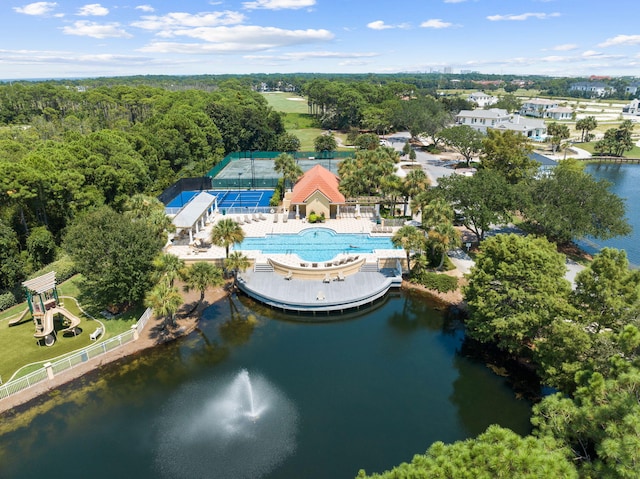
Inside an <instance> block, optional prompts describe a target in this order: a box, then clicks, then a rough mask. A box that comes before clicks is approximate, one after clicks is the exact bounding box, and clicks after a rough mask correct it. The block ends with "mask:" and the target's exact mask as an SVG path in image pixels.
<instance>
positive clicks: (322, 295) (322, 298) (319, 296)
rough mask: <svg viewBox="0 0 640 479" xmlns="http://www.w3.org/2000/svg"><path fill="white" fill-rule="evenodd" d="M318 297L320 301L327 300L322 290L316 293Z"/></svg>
mask: <svg viewBox="0 0 640 479" xmlns="http://www.w3.org/2000/svg"><path fill="white" fill-rule="evenodd" d="M316 299H317V300H318V301H324V300H325V297H324V293H323V292H322V291H318V294H317V295H316Z"/></svg>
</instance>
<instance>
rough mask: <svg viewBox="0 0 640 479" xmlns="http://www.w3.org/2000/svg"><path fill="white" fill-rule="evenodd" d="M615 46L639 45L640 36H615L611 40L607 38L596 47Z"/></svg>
mask: <svg viewBox="0 0 640 479" xmlns="http://www.w3.org/2000/svg"><path fill="white" fill-rule="evenodd" d="M615 45H640V35H616V36H615V37H613V38H607V39H606V40H605V41H604V42H602V43H600V44H599V45H598V46H599V47H612V46H615Z"/></svg>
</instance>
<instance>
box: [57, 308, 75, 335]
mask: <svg viewBox="0 0 640 479" xmlns="http://www.w3.org/2000/svg"><path fill="white" fill-rule="evenodd" d="M52 311H53V312H54V314H61V315H62V316H64V317H65V318H67V319H68V320H69V321H70V322H71V324H69V326H67V327H66V328H64V329H63V330H62V331H73V330H74V329H75V328H76V327H77V326H78V325H79V324H80V318H78V317H77V316H75V315H74V314H73V313H71V312H69V310H67V309H65V308H63V307H62V306H58V307H57V308H53V309H52Z"/></svg>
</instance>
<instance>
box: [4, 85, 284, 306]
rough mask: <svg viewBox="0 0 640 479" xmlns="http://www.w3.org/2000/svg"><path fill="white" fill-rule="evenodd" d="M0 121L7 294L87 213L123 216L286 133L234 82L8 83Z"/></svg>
mask: <svg viewBox="0 0 640 479" xmlns="http://www.w3.org/2000/svg"><path fill="white" fill-rule="evenodd" d="M0 122H1V123H2V124H4V125H5V126H3V127H1V128H0V262H1V266H0V295H1V294H2V293H3V292H7V291H13V292H14V293H20V291H19V284H20V282H21V281H22V280H24V278H25V277H27V276H28V275H29V274H31V273H32V272H33V271H36V270H38V269H39V268H40V267H42V266H44V265H45V264H47V263H48V262H50V261H52V260H53V259H55V257H56V251H57V248H58V246H59V245H60V243H61V241H62V238H63V233H64V231H65V229H66V228H67V226H69V225H70V224H72V223H73V222H74V221H76V220H77V218H78V217H80V216H81V215H82V214H83V213H84V212H86V211H89V210H93V209H96V208H98V207H101V206H108V207H110V208H112V209H113V210H115V211H116V212H122V211H123V209H124V207H125V204H126V203H127V201H128V200H129V199H130V198H131V197H132V196H133V195H135V194H138V193H144V194H147V195H151V196H155V195H157V194H158V193H159V192H161V191H162V190H163V189H164V188H166V187H167V186H169V185H170V184H172V183H173V182H174V181H175V180H176V179H178V178H180V177H188V176H203V175H204V174H205V173H206V172H207V171H208V170H209V169H210V168H212V167H213V166H214V165H215V164H216V163H218V162H219V161H220V160H221V159H222V158H223V157H224V156H225V154H227V153H229V152H231V151H242V150H251V149H260V150H275V149H276V148H277V146H278V144H279V142H281V138H283V137H286V135H285V131H284V127H283V122H282V118H281V115H280V114H279V113H278V112H275V111H273V110H272V109H271V108H270V107H269V106H268V105H267V103H266V101H265V99H264V98H263V96H262V95H260V94H259V93H257V92H254V91H252V90H251V89H250V88H248V87H245V86H243V85H242V84H240V83H239V82H235V81H229V82H223V83H220V84H219V85H217V88H216V90H215V91H211V92H207V91H203V90H188V91H168V90H165V89H162V88H153V87H149V86H122V85H118V86H113V87H106V86H101V87H97V88H95V89H89V90H87V91H79V90H78V89H75V88H70V87H68V86H64V85H56V84H52V83H21V84H5V85H2V86H0ZM4 304H5V303H4V302H3V301H0V306H3V305H4Z"/></svg>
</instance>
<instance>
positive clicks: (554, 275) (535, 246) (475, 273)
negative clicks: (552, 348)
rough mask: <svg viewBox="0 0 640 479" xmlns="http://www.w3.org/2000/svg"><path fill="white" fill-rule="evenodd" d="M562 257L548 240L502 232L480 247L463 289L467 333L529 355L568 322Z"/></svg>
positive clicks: (568, 289) (478, 338)
mask: <svg viewBox="0 0 640 479" xmlns="http://www.w3.org/2000/svg"><path fill="white" fill-rule="evenodd" d="M565 272H566V266H565V260H564V256H563V255H561V254H559V253H558V252H557V251H556V247H555V245H553V244H552V243H549V242H548V241H547V240H546V239H544V238H533V237H523V236H519V235H515V234H499V235H496V236H494V237H491V238H488V239H487V240H485V241H484V243H483V244H482V248H481V250H480V253H479V254H478V256H477V258H476V264H475V266H474V268H473V269H472V271H471V274H470V276H469V284H468V286H467V287H465V289H464V294H465V298H466V300H467V303H468V304H469V317H468V319H467V322H466V323H467V328H468V333H469V335H470V336H471V337H472V338H474V339H477V340H479V341H481V342H495V343H496V344H497V345H498V347H500V348H502V349H504V350H506V351H508V352H510V353H514V354H519V355H523V356H530V348H531V345H532V344H533V342H534V341H535V340H536V339H537V338H538V337H539V336H540V335H542V334H544V330H545V329H546V328H547V327H548V326H549V325H550V324H551V323H552V322H553V321H561V320H562V319H563V318H567V314H568V311H570V308H569V307H568V301H567V297H568V294H569V291H570V289H571V287H570V284H569V282H568V281H567V280H566V279H565V277H564V276H565Z"/></svg>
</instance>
